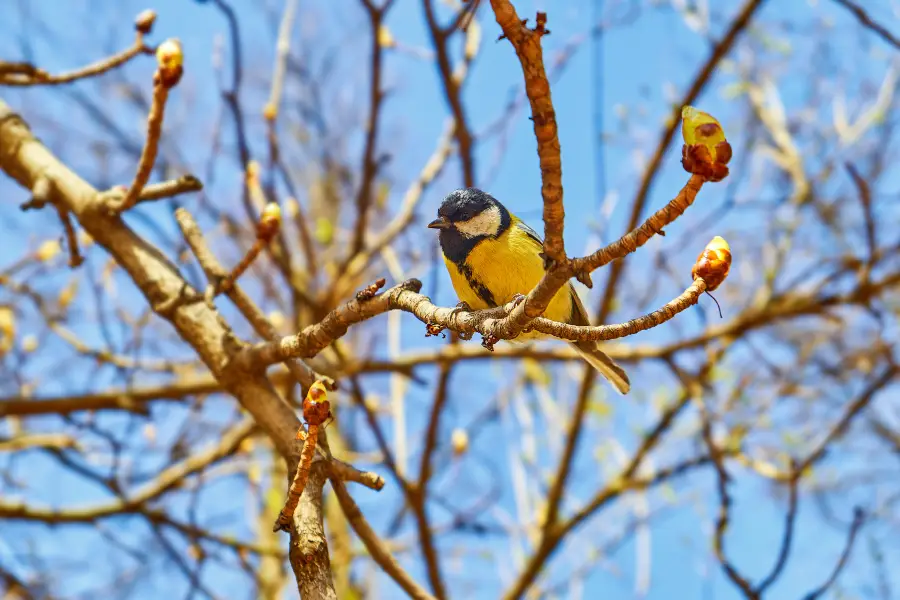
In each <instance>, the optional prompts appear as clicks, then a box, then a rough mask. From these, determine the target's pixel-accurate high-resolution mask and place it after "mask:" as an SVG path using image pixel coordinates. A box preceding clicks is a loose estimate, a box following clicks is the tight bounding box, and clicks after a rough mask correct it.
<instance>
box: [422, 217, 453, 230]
mask: <svg viewBox="0 0 900 600" xmlns="http://www.w3.org/2000/svg"><path fill="white" fill-rule="evenodd" d="M450 227H451V224H450V221H449V220H447V217H438V218H437V219H435V220H434V221H432V222H431V223H429V224H428V229H450Z"/></svg>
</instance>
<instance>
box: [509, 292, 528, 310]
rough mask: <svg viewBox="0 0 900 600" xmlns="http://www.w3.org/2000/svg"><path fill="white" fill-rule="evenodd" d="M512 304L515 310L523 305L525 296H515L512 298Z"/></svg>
mask: <svg viewBox="0 0 900 600" xmlns="http://www.w3.org/2000/svg"><path fill="white" fill-rule="evenodd" d="M510 302H511V303H512V305H513V308H515V307H517V306H518V305H520V304H522V303H523V302H525V295H524V294H515V295H513V297H512V299H511V300H510Z"/></svg>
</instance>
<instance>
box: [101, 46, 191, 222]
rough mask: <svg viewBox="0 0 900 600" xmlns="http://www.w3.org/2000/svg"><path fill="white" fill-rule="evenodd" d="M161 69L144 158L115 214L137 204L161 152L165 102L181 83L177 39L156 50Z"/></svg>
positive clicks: (157, 71) (156, 83)
mask: <svg viewBox="0 0 900 600" xmlns="http://www.w3.org/2000/svg"><path fill="white" fill-rule="evenodd" d="M157 60H158V62H159V67H158V68H157V69H156V73H154V74H153V98H152V100H151V103H150V114H149V115H148V116H147V139H146V141H145V142H144V149H143V150H142V151H141V158H140V159H139V160H138V166H137V172H136V173H135V175H134V180H133V181H132V182H131V186H129V188H128V191H127V192H126V193H125V197H124V198H122V200H121V201H119V202H117V203H116V204H115V205H113V206H112V207H111V210H112V212H116V213H122V212H125V211H126V210H128V209H130V208H132V207H133V206H134V205H135V204H137V201H138V198H140V195H141V190H143V189H144V186H145V185H146V184H147V181H149V179H150V173H151V172H152V171H153V166H154V165H155V164H156V155H157V152H158V151H159V138H160V136H161V135H162V124H163V117H164V116H165V112H166V100H167V99H168V97H169V90H170V89H171V88H173V87H174V86H175V85H177V84H178V81H179V79H181V72H182V66H181V63H182V55H181V44H180V43H179V42H178V41H177V40H167V41H166V42H164V43H163V44H162V45H160V47H159V49H158V50H157Z"/></svg>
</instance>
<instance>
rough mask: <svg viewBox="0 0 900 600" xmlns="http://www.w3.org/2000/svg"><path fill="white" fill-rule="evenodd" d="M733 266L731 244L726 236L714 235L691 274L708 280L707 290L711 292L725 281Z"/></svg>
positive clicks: (695, 277)
mask: <svg viewBox="0 0 900 600" xmlns="http://www.w3.org/2000/svg"><path fill="white" fill-rule="evenodd" d="M730 268H731V246H729V245H728V242H726V241H725V239H724V238H721V237H719V236H716V237H714V238H713V239H712V240H711V241H710V242H709V243H708V244H707V245H706V248H704V249H703V252H701V253H700V255H699V256H698V257H697V262H696V263H694V268H693V269H691V276H692V277H693V278H694V279H697V278H698V277H699V278H700V279H702V280H703V281H705V282H706V291H708V292H711V291H713V290H714V289H716V288H717V287H719V286H720V285H722V282H723V281H725V278H726V277H728V270H729V269H730Z"/></svg>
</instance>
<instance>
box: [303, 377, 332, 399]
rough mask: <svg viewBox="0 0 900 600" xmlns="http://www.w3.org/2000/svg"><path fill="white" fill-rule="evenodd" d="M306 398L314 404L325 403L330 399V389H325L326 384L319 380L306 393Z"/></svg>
mask: <svg viewBox="0 0 900 600" xmlns="http://www.w3.org/2000/svg"><path fill="white" fill-rule="evenodd" d="M306 397H307V398H308V399H310V400H312V401H313V402H324V401H325V400H327V399H328V388H326V387H325V382H324V381H321V380H318V381H316V382H314V383H313V384H312V385H311V386H309V391H308V392H306Z"/></svg>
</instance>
